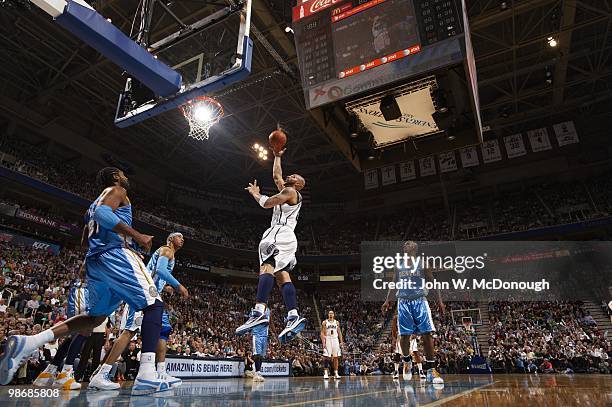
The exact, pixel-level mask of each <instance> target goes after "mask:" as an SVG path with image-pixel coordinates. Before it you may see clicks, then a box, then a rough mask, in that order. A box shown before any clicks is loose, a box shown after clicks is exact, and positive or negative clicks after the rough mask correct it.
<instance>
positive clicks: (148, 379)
mask: <svg viewBox="0 0 612 407" xmlns="http://www.w3.org/2000/svg"><path fill="white" fill-rule="evenodd" d="M98 181H99V183H100V184H101V185H102V187H103V188H104V190H103V191H102V193H101V194H100V196H99V197H98V198H97V199H96V200H95V201H94V202H93V203H92V204H91V205H90V207H89V209H88V211H87V214H86V216H85V220H86V224H85V229H84V230H83V233H84V234H85V233H86V234H87V242H88V246H89V250H88V252H87V257H86V268H87V282H88V287H89V315H79V316H75V317H73V318H70V319H68V320H67V321H65V322H62V323H60V324H57V325H55V326H53V327H52V328H51V329H48V330H45V331H43V332H41V333H39V334H37V335H32V336H22V335H15V336H11V337H10V338H9V340H8V341H7V345H6V348H5V352H4V354H3V355H2V358H1V359H0V384H3V385H6V384H8V383H10V381H11V380H12V378H13V376H14V374H15V372H16V371H17V369H19V367H20V366H21V364H23V362H24V361H25V360H26V359H27V358H28V356H29V355H31V354H32V352H33V351H35V350H36V349H37V348H39V347H40V346H42V345H44V344H45V343H47V342H51V341H53V340H54V339H56V338H59V337H62V336H67V335H70V334H72V333H76V332H80V331H84V330H89V329H92V328H94V327H96V326H98V325H100V324H101V323H103V322H104V320H105V319H106V318H107V316H108V315H110V314H111V313H112V312H113V311H114V310H115V309H116V308H117V307H118V306H119V304H120V303H121V301H125V302H127V303H128V304H130V305H131V306H132V307H134V308H135V309H137V310H142V311H143V314H144V315H143V322H142V331H143V332H142V333H143V335H142V337H143V341H142V354H141V359H140V370H139V372H138V376H137V377H136V380H135V382H134V387H133V393H134V394H145V393H151V392H156V391H163V390H167V389H169V388H170V386H169V384H168V382H167V381H166V380H164V378H163V376H161V375H159V374H157V372H156V371H155V350H156V347H157V341H158V339H159V334H160V328H161V317H162V311H163V303H162V301H161V300H160V298H159V293H158V291H157V288H156V287H155V285H154V284H153V280H152V278H151V276H150V275H149V273H148V272H147V268H146V266H145V265H144V263H143V262H142V260H141V258H140V257H139V255H138V254H137V253H135V252H134V250H133V249H132V248H131V247H130V245H131V244H133V243H135V244H137V245H138V246H140V247H141V248H142V249H143V250H145V251H147V252H148V251H149V250H150V249H151V243H152V239H153V236H149V235H145V234H142V233H140V232H138V231H136V230H135V229H133V228H132V226H131V225H132V205H131V203H130V200H129V199H128V196H127V190H128V188H129V181H128V178H127V177H126V176H125V174H124V173H123V171H121V170H119V169H118V168H114V167H106V168H103V169H102V170H101V171H100V172H99V173H98Z"/></svg>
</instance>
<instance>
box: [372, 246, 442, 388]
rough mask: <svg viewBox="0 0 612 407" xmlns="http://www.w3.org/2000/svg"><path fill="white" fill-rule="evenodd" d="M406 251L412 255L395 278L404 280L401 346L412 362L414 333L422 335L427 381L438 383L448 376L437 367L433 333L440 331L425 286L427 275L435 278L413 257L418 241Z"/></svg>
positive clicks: (406, 360) (400, 309)
mask: <svg viewBox="0 0 612 407" xmlns="http://www.w3.org/2000/svg"><path fill="white" fill-rule="evenodd" d="M404 253H406V254H407V255H408V256H409V261H408V263H407V264H406V263H404V264H402V265H401V267H396V274H395V280H396V281H397V282H400V281H401V282H402V283H404V284H403V285H402V287H403V288H400V289H398V290H397V293H396V297H397V330H398V335H400V348H401V352H402V358H403V360H404V363H406V364H408V365H411V363H412V357H411V356H410V337H411V335H420V336H421V338H422V339H423V347H424V348H425V369H426V370H427V381H428V382H429V383H433V384H435V385H440V384H443V383H444V380H443V379H442V377H441V376H440V374H439V373H438V371H437V370H436V361H435V352H434V342H433V337H432V335H431V333H432V332H435V331H436V328H435V326H434V322H433V318H432V317H431V310H430V308H429V303H428V302H427V298H426V296H427V294H428V292H427V289H426V288H424V283H425V278H427V279H429V280H433V275H432V273H431V270H427V269H424V268H423V267H422V264H421V263H420V262H418V261H417V263H416V264H413V262H412V260H411V259H414V258H416V256H417V244H416V243H415V242H412V241H407V242H405V243H404ZM421 260H422V259H421ZM436 296H437V301H438V303H439V305H440V311H441V312H444V303H443V302H442V298H441V296H440V293H439V292H438V291H436ZM390 297H391V290H390V291H389V292H388V293H387V301H385V303H384V305H383V312H387V311H388V310H389V309H390V308H391V299H390Z"/></svg>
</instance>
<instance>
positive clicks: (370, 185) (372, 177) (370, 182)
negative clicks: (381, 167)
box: [363, 168, 378, 189]
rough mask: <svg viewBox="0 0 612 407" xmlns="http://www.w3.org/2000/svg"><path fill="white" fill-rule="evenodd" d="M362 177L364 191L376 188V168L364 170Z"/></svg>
mask: <svg viewBox="0 0 612 407" xmlns="http://www.w3.org/2000/svg"><path fill="white" fill-rule="evenodd" d="M363 177H364V179H365V189H374V188H378V170H377V169H376V168H374V169H372V170H365V171H364V173H363Z"/></svg>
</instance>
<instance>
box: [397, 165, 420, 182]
mask: <svg viewBox="0 0 612 407" xmlns="http://www.w3.org/2000/svg"><path fill="white" fill-rule="evenodd" d="M399 168H400V181H409V180H411V179H416V168H415V166H414V161H406V162H403V163H400V164H399Z"/></svg>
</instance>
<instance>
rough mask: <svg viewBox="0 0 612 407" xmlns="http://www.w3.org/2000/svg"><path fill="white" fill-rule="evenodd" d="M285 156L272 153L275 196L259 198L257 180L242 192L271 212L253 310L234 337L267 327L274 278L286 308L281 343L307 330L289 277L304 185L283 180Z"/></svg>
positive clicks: (300, 181)
mask: <svg viewBox="0 0 612 407" xmlns="http://www.w3.org/2000/svg"><path fill="white" fill-rule="evenodd" d="M284 152H285V150H281V151H279V152H274V166H273V169H272V177H273V178H274V183H275V184H276V186H277V188H278V191H279V193H278V194H276V195H274V196H271V197H267V196H265V195H262V194H260V193H259V186H257V180H255V181H253V183H252V184H249V186H248V187H247V188H245V189H246V190H247V191H249V193H250V194H251V195H252V196H253V198H254V199H255V200H256V201H257V202H258V203H259V205H260V206H261V207H262V208H264V209H272V208H274V210H273V212H272V222H271V224H270V227H269V228H268V230H266V231H265V232H264V234H263V236H262V238H261V242H260V243H259V264H260V268H259V283H258V285H257V299H256V303H255V308H254V309H253V310H251V314H250V317H249V318H248V320H247V321H246V322H245V323H244V324H243V325H241V326H239V327H238V328H237V329H236V335H244V334H246V333H247V332H249V331H250V330H252V329H253V328H254V327H256V326H257V325H260V324H267V323H269V319H268V318H266V313H265V311H266V308H267V302H268V298H269V297H270V293H271V292H272V288H273V287H274V280H275V278H276V283H277V284H278V286H279V287H280V290H281V293H282V296H283V300H284V301H285V306H286V307H287V326H286V327H285V329H283V330H282V331H281V333H280V334H279V336H278V338H279V340H280V342H281V343H285V342H287V341H288V340H290V339H291V338H293V337H294V336H295V335H296V334H298V333H299V332H300V331H302V330H303V329H304V327H305V326H306V319H305V318H302V317H300V316H299V314H298V311H297V298H296V291H295V286H294V285H293V283H292V282H291V277H290V275H289V272H290V271H291V270H292V269H293V268H294V267H295V265H296V263H297V260H296V258H295V252H296V251H297V238H296V237H295V233H294V229H295V226H296V225H297V220H298V215H299V213H300V209H301V207H302V196H301V195H300V192H299V191H300V190H301V189H302V188H304V185H305V184H306V181H305V180H304V178H302V177H301V176H300V175H298V174H292V175H289V176H288V177H287V178H286V179H283V173H282V169H281V157H282V155H283V154H284Z"/></svg>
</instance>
